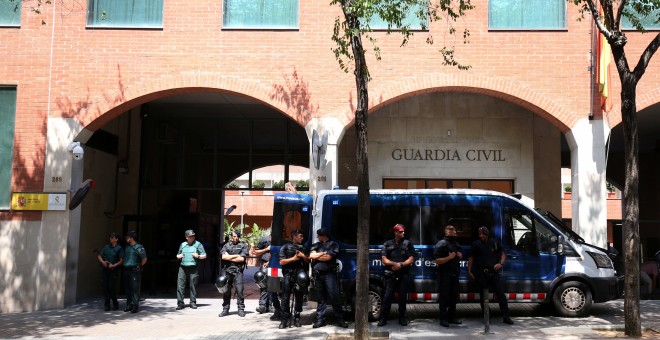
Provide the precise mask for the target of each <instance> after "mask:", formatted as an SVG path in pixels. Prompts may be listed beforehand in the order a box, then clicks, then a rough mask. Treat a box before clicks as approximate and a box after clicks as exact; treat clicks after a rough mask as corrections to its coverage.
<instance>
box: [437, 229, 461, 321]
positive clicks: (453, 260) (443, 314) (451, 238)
mask: <svg viewBox="0 0 660 340" xmlns="http://www.w3.org/2000/svg"><path fill="white" fill-rule="evenodd" d="M433 257H434V258H435V263H436V265H437V266H436V270H437V276H438V295H439V300H440V301H439V304H440V325H442V326H443V327H449V324H454V325H460V324H462V322H461V321H459V320H457V319H456V318H455V316H456V315H455V314H456V303H457V302H458V274H459V272H460V270H461V259H462V258H463V253H462V252H461V245H460V244H458V242H457V241H456V227H454V226H453V225H451V224H448V225H447V226H446V227H445V237H444V238H443V239H442V240H440V242H438V244H436V245H435V249H434V251H433Z"/></svg>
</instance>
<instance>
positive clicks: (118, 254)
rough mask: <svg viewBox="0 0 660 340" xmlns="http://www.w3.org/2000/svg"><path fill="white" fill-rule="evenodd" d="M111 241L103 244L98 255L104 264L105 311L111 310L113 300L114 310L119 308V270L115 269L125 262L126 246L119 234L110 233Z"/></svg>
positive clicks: (102, 264)
mask: <svg viewBox="0 0 660 340" xmlns="http://www.w3.org/2000/svg"><path fill="white" fill-rule="evenodd" d="M108 237H109V238H110V242H109V243H108V244H106V245H105V246H103V248H102V249H101V252H100V253H99V255H98V256H97V259H98V260H99V262H101V266H103V297H104V298H105V311H106V312H107V311H109V310H110V301H112V310H117V309H119V302H117V272H118V271H119V269H115V268H117V267H119V266H121V265H122V263H124V248H122V247H121V246H120V245H119V244H118V242H119V234H117V233H110V235H108Z"/></svg>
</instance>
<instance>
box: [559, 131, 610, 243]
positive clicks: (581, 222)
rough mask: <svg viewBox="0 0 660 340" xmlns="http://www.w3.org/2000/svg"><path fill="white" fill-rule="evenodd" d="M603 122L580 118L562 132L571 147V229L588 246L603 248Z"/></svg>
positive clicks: (604, 156)
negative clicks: (569, 129) (567, 130)
mask: <svg viewBox="0 0 660 340" xmlns="http://www.w3.org/2000/svg"><path fill="white" fill-rule="evenodd" d="M609 133H610V127H609V126H608V125H607V123H606V122H605V121H603V120H588V119H586V118H585V119H582V120H580V121H578V123H577V124H575V126H573V128H572V129H571V131H569V132H567V133H566V139H567V140H568V145H569V146H570V148H571V186H572V191H573V195H572V210H573V218H572V222H573V230H574V231H575V232H577V233H578V234H579V235H580V236H582V237H583V238H584V239H585V240H586V241H587V242H588V243H591V244H594V245H596V246H599V247H604V248H605V247H606V246H607V190H606V188H605V183H606V168H607V164H606V162H607V154H606V148H605V147H606V143H607V138H608V136H609Z"/></svg>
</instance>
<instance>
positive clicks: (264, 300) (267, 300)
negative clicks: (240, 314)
mask: <svg viewBox="0 0 660 340" xmlns="http://www.w3.org/2000/svg"><path fill="white" fill-rule="evenodd" d="M270 243H271V235H268V236H264V237H262V238H261V240H259V243H257V246H256V247H254V254H255V255H257V256H261V267H260V268H259V270H260V271H262V272H263V276H264V277H265V274H266V272H265V271H266V268H268V262H269V261H270ZM255 275H256V274H255ZM259 275H262V274H259ZM255 277H256V276H255ZM271 303H272V304H273V308H274V309H275V313H274V314H273V315H272V316H271V320H279V319H281V318H282V307H281V306H280V300H279V298H278V297H277V293H273V292H269V291H268V288H267V287H261V286H260V287H259V307H257V312H258V313H259V314H263V313H268V310H269V309H270V305H271Z"/></svg>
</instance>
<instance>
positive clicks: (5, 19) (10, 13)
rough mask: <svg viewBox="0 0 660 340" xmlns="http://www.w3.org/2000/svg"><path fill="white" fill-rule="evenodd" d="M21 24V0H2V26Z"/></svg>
mask: <svg viewBox="0 0 660 340" xmlns="http://www.w3.org/2000/svg"><path fill="white" fill-rule="evenodd" d="M20 25H21V0H13V1H12V0H0V26H5V27H18V26H20Z"/></svg>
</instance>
